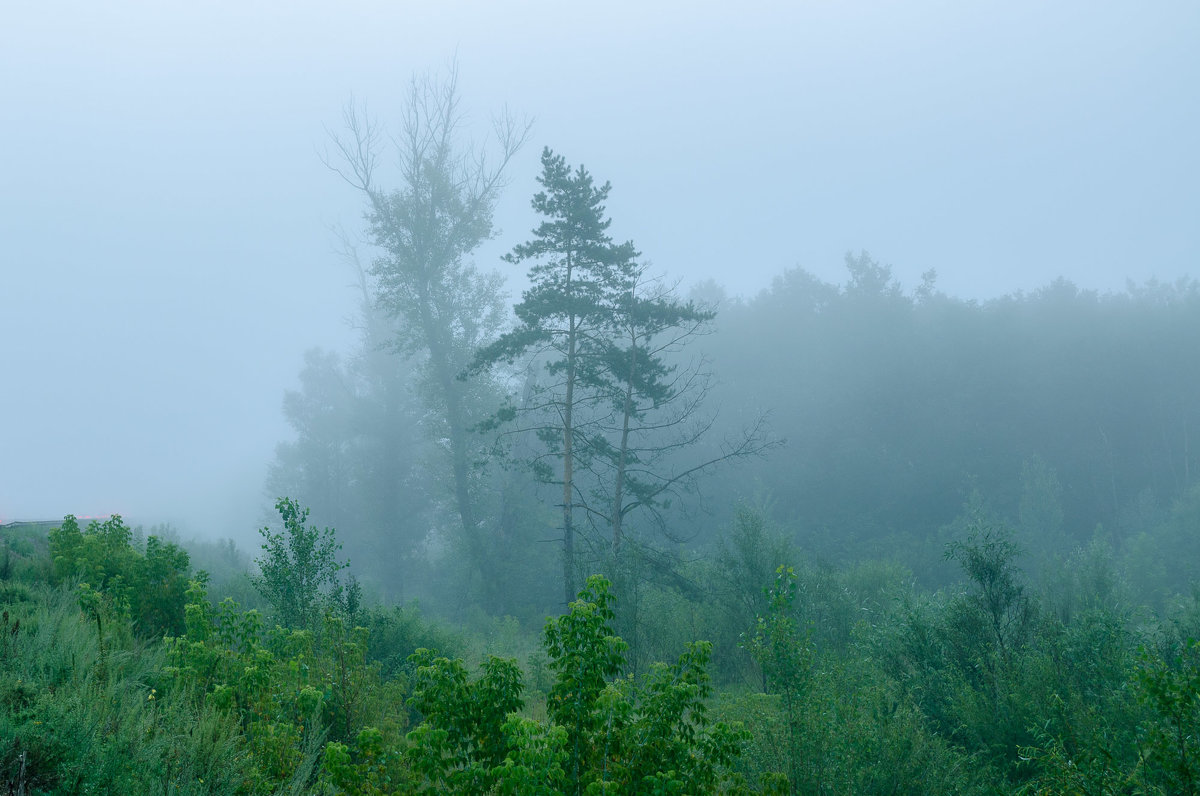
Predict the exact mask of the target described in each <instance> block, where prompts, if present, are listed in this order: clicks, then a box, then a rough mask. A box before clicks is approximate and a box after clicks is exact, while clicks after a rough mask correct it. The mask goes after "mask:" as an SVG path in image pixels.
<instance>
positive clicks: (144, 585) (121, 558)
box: [50, 514, 189, 636]
mask: <svg viewBox="0 0 1200 796" xmlns="http://www.w3.org/2000/svg"><path fill="white" fill-rule="evenodd" d="M132 542H133V531H132V530H131V529H130V528H129V527H127V526H126V525H125V523H124V522H123V521H122V520H121V517H120V515H116V514H114V515H113V516H112V517H110V518H109V519H107V520H105V521H103V522H99V521H97V520H93V521H92V522H90V523H89V524H88V526H87V529H86V530H82V531H81V530H80V528H79V521H78V520H76V519H75V517H74V516H72V515H67V517H66V518H64V520H63V524H62V526H61V527H59V528H55V529H54V530H52V531H51V532H50V556H51V558H52V560H53V562H54V577H55V579H56V580H57V581H59V582H64V581H71V580H76V581H78V582H79V584H80V588H81V589H82V592H83V599H84V601H85V603H87V604H88V605H90V606H91V607H92V610H93V613H94V614H95V615H96V616H97V617H99V614H98V613H96V612H97V611H99V610H100V608H101V604H103V607H104V608H105V609H106V610H109V611H111V612H114V613H116V614H118V615H128V617H129V618H130V619H132V620H133V626H134V628H135V629H136V630H137V631H138V632H139V633H140V634H142V635H145V636H161V635H163V634H164V633H170V634H176V633H180V632H182V630H183V603H184V591H185V590H186V588H187V582H188V572H189V567H188V554H187V552H186V551H185V550H182V549H181V548H180V547H179V546H178V545H176V544H174V543H173V542H166V541H163V540H161V539H159V538H158V537H157V536H150V537H148V538H147V539H146V544H145V550H144V551H139V550H138V549H136V548H135V547H134V545H133V544H132Z"/></svg>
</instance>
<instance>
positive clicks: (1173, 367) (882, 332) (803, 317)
mask: <svg viewBox="0 0 1200 796" xmlns="http://www.w3.org/2000/svg"><path fill="white" fill-rule="evenodd" d="M846 266H847V269H848V278H847V279H846V281H845V282H844V283H843V284H840V285H837V284H831V283H827V282H824V281H821V280H819V279H817V278H816V277H814V276H813V275H811V274H809V273H807V272H805V271H804V270H801V269H796V270H791V271H788V272H786V273H784V274H783V275H781V276H779V277H778V278H776V279H775V281H774V283H773V284H772V286H771V287H770V288H769V289H767V290H764V291H763V292H762V293H760V294H759V295H757V296H755V297H753V298H751V299H748V300H732V301H730V300H725V301H721V302H720V303H721V312H720V315H719V319H718V322H717V325H718V331H717V333H716V334H714V335H711V336H710V337H708V338H706V339H705V341H704V343H703V346H704V347H705V348H706V349H707V352H708V354H709V356H710V357H711V358H712V362H713V368H714V370H715V371H716V372H717V373H718V374H719V377H720V380H721V382H722V386H721V387H720V389H719V400H717V401H715V403H717V404H719V405H720V406H721V411H722V420H721V422H722V423H723V424H725V425H726V426H731V425H733V424H736V423H738V422H739V421H740V420H741V418H742V417H743V416H744V415H745V414H746V413H752V412H754V411H756V410H766V411H768V412H770V420H771V425H772V428H773V430H774V431H775V432H776V433H778V434H780V435H782V436H783V437H785V438H786V440H787V444H786V446H785V447H784V448H783V449H782V450H779V451H777V452H776V453H775V454H774V455H772V456H771V457H769V458H767V459H764V460H761V461H759V462H755V463H750V464H747V465H745V466H743V467H740V468H737V469H735V470H731V471H730V472H729V473H727V474H725V475H724V476H723V477H722V478H720V479H717V480H715V481H714V483H713V484H712V485H711V487H710V492H709V495H708V498H709V501H710V502H711V503H712V504H713V505H714V506H720V507H722V508H724V507H727V506H730V505H733V504H734V503H735V502H736V501H737V500H738V499H747V498H748V497H751V498H757V500H759V501H760V502H762V503H763V505H764V506H765V507H766V508H768V510H769V511H770V513H771V515H772V516H773V518H774V519H775V520H776V521H777V522H779V523H781V524H782V525H783V526H784V527H787V528H789V529H791V531H792V532H793V534H794V536H795V538H796V540H797V541H798V542H800V543H801V544H802V545H804V546H806V547H810V548H813V549H817V550H820V551H821V552H822V553H823V554H824V555H827V556H830V557H836V558H861V557H863V556H869V555H872V554H877V553H880V552H887V553H895V552H896V551H897V545H896V542H897V541H899V540H900V539H906V540H907V541H908V542H909V543H914V542H917V543H919V542H920V541H922V540H930V541H937V542H939V544H938V545H937V547H936V549H935V550H934V551H933V552H935V553H936V552H937V551H938V550H940V549H941V543H940V542H941V541H944V540H939V539H938V537H939V534H938V531H939V529H941V528H943V527H944V526H947V525H949V524H952V523H953V522H954V521H955V518H956V517H958V516H959V515H960V514H961V513H962V512H963V511H964V506H974V509H975V510H979V511H986V512H988V513H989V514H991V515H993V516H995V517H997V518H1001V519H1003V520H1005V521H1006V522H1008V523H1009V524H1011V525H1013V526H1014V527H1015V530H1017V531H1018V536H1019V538H1020V539H1021V540H1022V542H1023V543H1028V544H1032V545H1036V546H1038V547H1041V548H1050V549H1052V550H1054V551H1065V550H1068V549H1071V548H1073V547H1074V546H1076V545H1077V544H1079V543H1080V542H1083V541H1086V540H1087V539H1088V538H1090V537H1091V536H1092V534H1093V533H1095V531H1096V529H1097V526H1102V527H1103V531H1104V532H1105V533H1107V534H1110V535H1111V536H1112V537H1113V539H1114V541H1120V540H1122V539H1123V538H1125V537H1126V536H1128V535H1129V534H1132V533H1136V532H1138V531H1141V530H1144V529H1145V528H1147V527H1148V526H1150V525H1152V524H1154V523H1155V522H1158V521H1160V520H1161V519H1162V517H1163V514H1164V512H1165V511H1166V510H1167V509H1169V508H1170V507H1171V505H1172V502H1173V501H1174V500H1175V499H1176V498H1178V497H1180V496H1181V495H1183V494H1184V493H1185V491H1186V490H1187V489H1188V488H1189V487H1190V486H1192V485H1193V484H1194V483H1195V481H1196V476H1197V474H1198V472H1200V470H1198V465H1200V460H1198V459H1197V449H1196V443H1195V442H1193V440H1192V437H1193V436H1195V434H1196V432H1197V429H1200V403H1198V402H1197V400H1196V396H1198V395H1200V357H1198V356H1197V355H1198V354H1200V288H1198V286H1197V283H1196V282H1194V281H1183V282H1179V283H1176V284H1162V283H1155V282H1151V283H1149V284H1146V285H1142V286H1134V285H1130V286H1129V287H1128V288H1127V289H1126V290H1125V291H1123V292H1120V293H1114V294H1099V293H1096V292H1093V291H1089V290H1085V289H1081V288H1079V287H1077V286H1075V285H1073V284H1071V283H1070V282H1067V281H1064V280H1062V279H1059V280H1056V281H1054V282H1052V283H1050V284H1049V285H1047V286H1046V287H1044V288H1041V289H1039V290H1036V291H1034V292H1032V293H1027V294H1026V293H1018V294H1015V295H1010V296H1005V297H1003V298H998V299H994V300H990V301H984V302H977V301H966V300H963V299H958V298H954V297H952V296H948V295H945V294H944V293H941V292H939V291H938V290H937V289H936V284H935V281H934V275H933V274H932V273H930V274H927V275H926V279H925V282H924V283H923V284H922V285H921V286H920V287H919V288H917V289H916V290H914V291H911V292H906V291H904V290H903V289H902V288H901V286H900V285H899V284H898V283H897V282H896V280H895V279H894V278H893V276H892V274H891V271H890V269H889V268H888V267H887V266H883V265H880V264H879V263H877V262H875V261H873V260H872V259H871V258H870V257H869V256H868V255H867V254H865V253H864V254H860V255H857V256H850V255H848V256H847V258H846ZM697 295H698V296H701V297H707V298H709V299H719V298H720V297H721V292H720V288H719V287H718V286H716V285H713V284H709V285H707V286H702V287H701V288H700V289H698V290H697Z"/></svg>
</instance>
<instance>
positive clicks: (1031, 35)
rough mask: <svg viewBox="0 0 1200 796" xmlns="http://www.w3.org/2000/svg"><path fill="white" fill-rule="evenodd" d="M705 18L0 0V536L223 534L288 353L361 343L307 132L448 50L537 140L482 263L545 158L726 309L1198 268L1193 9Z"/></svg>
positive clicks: (935, 9)
mask: <svg viewBox="0 0 1200 796" xmlns="http://www.w3.org/2000/svg"><path fill="white" fill-rule="evenodd" d="M733 7H734V4H731V3H705V2H699V3H697V2H687V3H684V2H656V3H645V2H614V1H613V0H609V1H608V2H604V3H554V2H526V3H502V2H479V3H457V2H442V1H440V0H439V1H437V2H435V1H434V0H426V2H421V3H413V2H376V3H360V2H346V3H333V2H326V3H311V2H292V3H280V2H245V1H244V0H239V2H203V3H183V2H165V1H164V0H155V1H154V2H150V1H147V2H123V1H122V0H114V1H113V2H71V3H62V2H54V1H53V0H47V2H38V3H34V2H20V3H18V2H10V3H5V4H3V5H0V521H7V520H11V519H27V518H28V519H32V518H56V517H61V516H62V515H63V514H65V513H67V512H73V513H76V514H80V515H86V514H106V513H109V512H121V513H123V514H125V515H126V517H127V518H129V519H130V520H131V521H132V522H143V523H146V524H149V523H153V522H158V521H162V520H170V521H172V522H174V523H175V524H176V525H178V526H180V527H181V528H182V529H183V530H184V532H185V533H206V534H211V535H235V536H244V535H246V534H247V533H249V532H252V530H253V528H254V527H255V525H256V524H259V522H260V520H261V519H262V516H261V514H260V508H261V505H262V504H263V503H265V502H266V501H265V499H264V496H263V495H262V481H263V476H264V471H265V467H266V464H267V462H268V461H269V460H270V458H271V456H272V453H273V448H274V445H275V444H276V443H277V442H278V441H279V440H281V439H283V438H285V437H287V436H288V434H289V430H288V428H287V426H286V424H285V423H284V422H283V419H282V416H281V413H280V404H281V400H282V396H283V391H284V390H285V389H288V388H290V387H292V386H294V385H295V384H296V381H297V380H296V376H297V373H298V371H299V368H300V366H301V363H302V356H303V352H304V351H305V350H306V349H308V348H310V347H313V346H318V345H320V346H325V347H329V348H335V349H346V348H348V347H349V346H350V345H351V344H352V341H353V339H354V337H353V332H352V331H351V330H350V329H349V328H348V326H347V324H346V321H345V319H346V318H347V317H348V316H349V315H350V314H351V313H352V312H353V309H354V294H353V292H352V291H351V290H350V289H349V288H348V287H347V286H348V285H349V283H350V274H349V272H348V270H347V269H346V267H345V266H344V265H343V264H342V263H341V261H340V260H339V258H338V257H337V255H336V254H335V252H334V249H335V246H336V241H335V238H334V235H333V234H332V233H331V232H330V227H331V226H332V225H335V224H342V225H345V226H346V227H347V228H348V229H350V230H352V231H353V230H355V229H357V224H358V221H359V219H360V216H361V203H360V201H359V197H357V196H356V195H355V194H354V192H353V191H352V190H351V189H349V188H348V187H347V186H346V185H344V184H343V183H342V182H340V180H339V179H338V178H337V177H336V176H335V175H333V174H332V173H331V172H330V171H329V170H327V169H326V168H325V166H324V165H323V164H322V161H321V158H320V153H321V151H322V150H323V149H324V148H325V146H326V133H325V128H326V127H330V128H336V126H337V124H338V122H339V119H340V114H341V108H342V106H343V105H344V104H345V103H346V102H347V101H348V100H349V99H350V98H351V96H352V95H353V96H354V97H356V98H358V99H359V100H362V101H365V102H366V103H367V104H368V105H369V107H370V108H371V109H372V111H373V112H374V113H375V114H376V115H377V116H378V117H379V118H380V120H381V121H383V122H385V123H388V122H391V121H393V120H394V119H395V118H396V115H395V110H396V108H397V107H398V103H399V102H400V101H401V100H402V99H403V96H404V90H405V87H406V85H407V83H408V81H409V79H410V77H411V75H412V74H413V73H414V72H415V71H429V70H434V71H437V70H439V69H442V68H443V67H444V66H445V65H446V64H447V62H448V61H449V60H451V59H452V58H457V62H458V65H459V72H460V86H461V89H462V94H463V98H464V104H465V106H466V107H467V108H468V109H469V110H470V112H471V113H472V119H473V121H474V122H475V123H477V126H478V131H477V132H479V133H481V134H482V133H483V132H485V131H486V126H487V121H488V118H489V116H490V114H491V113H493V112H495V111H497V110H499V109H500V108H501V107H502V106H504V105H505V104H507V105H508V106H509V107H510V108H512V109H513V110H514V111H516V112H518V113H523V114H527V115H529V116H531V117H534V118H535V120H536V123H535V127H534V130H533V136H532V140H531V144H530V146H529V147H528V148H527V149H526V150H525V151H524V152H523V153H522V154H521V156H520V157H519V158H518V159H517V161H516V162H515V163H514V165H513V168H512V172H511V177H512V179H511V184H510V187H509V189H508V192H507V193H506V195H505V197H504V200H503V203H502V205H501V207H500V209H499V213H498V222H499V225H500V227H501V228H502V234H501V236H500V237H499V239H498V240H497V241H496V242H495V243H494V244H493V245H491V246H489V247H488V248H487V249H485V250H483V251H481V252H480V254H479V256H478V258H477V259H478V262H479V263H480V265H483V266H485V267H501V266H502V264H501V263H500V262H499V260H498V257H499V255H500V254H501V253H502V252H503V251H506V250H507V249H509V248H511V246H512V245H513V244H515V243H517V242H520V241H522V240H524V239H525V238H526V237H527V236H528V232H529V229H530V228H531V227H532V226H533V225H534V223H535V219H534V217H533V215H532V213H531V211H530V210H529V197H530V196H531V194H532V192H533V190H534V187H535V183H534V179H535V177H536V175H537V170H538V166H537V157H538V154H539V153H540V150H541V147H542V146H543V145H550V146H551V147H553V148H554V149H555V150H556V151H558V152H560V153H561V154H563V155H564V156H565V157H566V158H567V160H568V161H569V162H571V163H579V162H582V163H584V164H586V165H587V166H588V167H589V168H590V169H591V170H592V172H593V173H594V174H595V175H596V176H597V177H599V178H600V179H607V180H611V181H612V183H613V193H612V196H611V200H610V202H609V204H608V207H609V211H610V213H611V215H612V217H613V219H614V224H613V229H612V232H613V234H614V236H615V237H617V238H619V239H625V238H632V239H633V240H634V241H635V243H636V244H637V246H638V248H639V249H640V250H641V251H643V252H644V253H645V255H646V257H647V258H648V259H650V260H651V261H652V262H653V263H654V265H655V266H656V268H657V269H658V270H660V271H664V272H666V273H668V274H670V275H672V276H676V277H679V278H682V279H684V280H685V281H694V280H697V279H703V278H708V277H712V278H715V279H717V280H718V281H720V282H722V283H724V284H725V285H726V286H727V287H729V288H730V289H731V290H732V291H733V292H735V293H747V294H749V293H753V292H756V291H758V290H760V289H762V288H764V287H766V286H767V285H768V284H769V283H770V279H771V278H772V277H773V276H774V275H775V274H778V273H779V272H781V271H782V270H783V269H785V268H788V267H792V266H796V265H799V266H802V267H804V268H806V269H808V270H810V271H812V272H814V273H816V274H817V275H819V276H821V277H823V278H826V279H829V280H840V278H841V262H842V256H843V254H844V253H845V252H846V251H847V250H851V249H853V250H859V249H866V250H868V251H870V252H871V254H872V255H873V256H874V257H875V258H876V259H878V260H880V261H882V262H886V263H890V264H892V265H893V267H894V269H895V273H896V274H897V276H898V277H899V278H900V279H901V281H902V282H903V283H904V284H905V285H906V286H908V287H913V286H915V285H916V284H918V283H919V280H920V274H921V273H922V272H924V271H926V270H928V269H930V268H933V269H936V270H937V272H938V274H939V285H940V286H941V287H942V288H943V289H944V290H946V291H947V292H949V293H952V294H955V295H960V296H969V297H977V298H986V297H991V296H995V295H999V294H1002V293H1005V292H1010V291H1014V290H1021V289H1023V290H1029V289H1032V288H1036V287H1038V286H1040V285H1043V284H1045V283H1046V282H1048V281H1049V280H1050V279H1052V278H1054V277H1055V276H1058V275H1064V276H1066V277H1068V278H1070V279H1072V280H1074V281H1076V282H1077V283H1079V284H1080V285H1081V286H1085V287H1092V288H1099V289H1102V290H1108V289H1119V288H1120V287H1122V286H1123V284H1124V281H1125V279H1126V278H1127V277H1131V278H1133V279H1135V280H1137V281H1142V280H1145V279H1148V278H1151V277H1157V278H1160V279H1168V280H1173V279H1176V278H1178V277H1180V276H1183V275H1196V272H1197V270H1198V269H1197V267H1196V265H1197V258H1198V255H1200V225H1198V224H1197V219H1200V188H1198V179H1200V155H1198V153H1197V149H1198V142H1200V89H1198V86H1200V46H1198V45H1197V43H1198V42H1200V4H1197V3H1195V2H1192V1H1191V0H1186V1H1184V0H1181V1H1180V2H1155V3H1095V2H1088V3H1083V2H1055V3H1045V2H1026V1H1024V0H1021V1H1019V2H1016V1H1010V2H995V3H969V2H968V3H964V2H917V1H909V2H893V3H858V2H836V3H835V2H789V3H784V2H779V3H753V2H751V3H741V4H738V9H739V10H737V11H736V12H734V11H732V10H731V9H732V8H733ZM502 270H503V269H502ZM505 272H506V273H509V272H508V271H505ZM510 276H512V277H513V278H516V277H517V276H518V275H517V274H511V273H510ZM514 284H515V285H518V286H519V283H518V282H514Z"/></svg>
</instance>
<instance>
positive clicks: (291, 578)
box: [254, 498, 347, 628]
mask: <svg viewBox="0 0 1200 796" xmlns="http://www.w3.org/2000/svg"><path fill="white" fill-rule="evenodd" d="M275 509H276V510H277V511H278V512H279V516H280V519H282V520H283V531H282V532H274V531H272V530H271V529H270V528H262V529H261V530H260V531H259V533H260V534H262V537H263V554H262V556H261V557H260V558H257V559H255V562H256V563H257V564H258V567H259V570H260V572H259V575H258V576H256V577H255V578H254V585H255V587H256V588H257V589H258V590H259V592H260V593H261V594H262V595H263V597H265V598H266V599H267V600H268V601H269V602H270V603H271V606H272V607H273V608H274V609H275V613H276V616H277V617H278V618H279V621H280V622H281V623H282V624H283V625H284V627H290V628H315V627H316V626H317V624H318V623H319V621H320V617H321V614H322V613H323V612H324V611H326V610H332V609H335V608H337V607H338V606H339V601H340V600H341V598H342V594H343V591H342V585H341V582H340V579H339V576H338V573H339V572H341V571H342V570H343V569H345V568H346V566H347V564H345V563H343V562H341V561H338V559H337V552H338V550H340V549H341V545H339V544H338V543H337V540H336V538H335V536H334V531H333V529H331V528H326V529H324V530H323V531H320V530H317V529H316V528H314V527H310V526H309V525H308V509H301V508H300V506H299V505H298V504H297V503H296V502H295V501H294V500H291V499H290V498H280V499H279V500H278V501H277V502H276V503H275Z"/></svg>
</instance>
